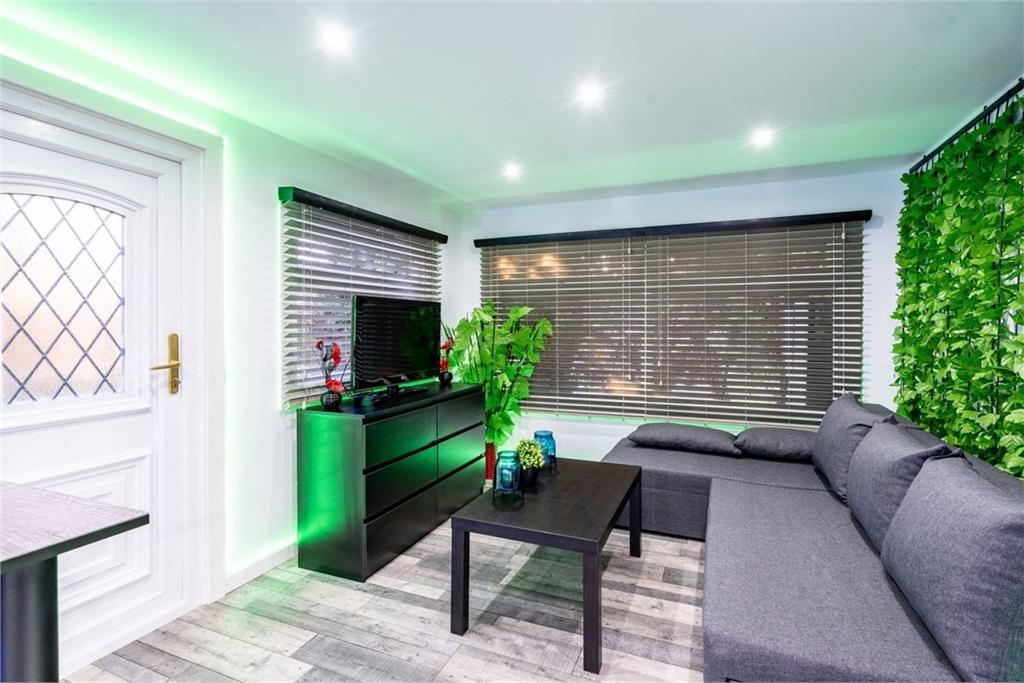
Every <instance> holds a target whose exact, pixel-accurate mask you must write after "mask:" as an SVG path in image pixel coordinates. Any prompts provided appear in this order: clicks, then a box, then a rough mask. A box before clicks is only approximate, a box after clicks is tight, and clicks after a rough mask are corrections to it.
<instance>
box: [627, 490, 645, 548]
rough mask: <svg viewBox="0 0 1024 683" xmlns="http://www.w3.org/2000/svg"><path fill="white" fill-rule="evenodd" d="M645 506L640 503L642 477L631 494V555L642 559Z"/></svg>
mask: <svg viewBox="0 0 1024 683" xmlns="http://www.w3.org/2000/svg"><path fill="white" fill-rule="evenodd" d="M642 521H643V506H642V505H641V503H640V477H637V478H636V483H635V484H633V490H632V491H630V492H629V554H630V555H632V556H633V557H640V546H641V535H642V529H641V527H642V526H643V524H642Z"/></svg>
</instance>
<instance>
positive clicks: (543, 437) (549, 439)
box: [533, 429, 558, 474]
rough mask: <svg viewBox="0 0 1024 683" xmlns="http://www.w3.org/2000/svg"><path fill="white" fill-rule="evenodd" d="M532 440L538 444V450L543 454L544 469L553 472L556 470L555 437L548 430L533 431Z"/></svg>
mask: <svg viewBox="0 0 1024 683" xmlns="http://www.w3.org/2000/svg"><path fill="white" fill-rule="evenodd" d="M533 438H534V440H535V441H536V442H537V443H539V444H540V452H541V454H542V455H543V456H544V469H546V470H547V471H548V472H551V473H552V474H554V473H555V472H558V458H557V457H556V456H555V437H554V436H553V435H552V434H551V432H550V431H548V430H546V429H545V430H540V431H536V432H534V433H533Z"/></svg>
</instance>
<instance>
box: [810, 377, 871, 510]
mask: <svg viewBox="0 0 1024 683" xmlns="http://www.w3.org/2000/svg"><path fill="white" fill-rule="evenodd" d="M888 418H889V416H888V415H883V414H881V413H880V412H873V411H871V410H868V409H867V408H865V407H864V406H862V405H861V404H860V402H858V401H857V399H856V398H854V396H853V394H843V395H842V396H840V397H839V398H837V399H836V400H835V401H833V402H832V405H830V406H829V407H828V410H826V411H825V415H824V417H822V418H821V426H819V427H818V433H817V435H816V436H815V437H814V450H813V451H812V452H811V460H812V461H813V462H814V465H815V467H817V468H818V469H819V470H821V473H822V474H824V475H825V478H826V479H828V483H829V486H831V487H832V490H833V491H834V492H835V494H836V495H837V496H839V498H840V500H842V501H844V502H845V501H846V479H847V476H848V474H849V469H850V458H851V457H852V456H853V451H854V449H855V448H857V444H859V443H860V441H861V439H863V438H864V437H865V436H866V435H867V433H868V431H870V429H871V427H872V426H874V425H875V424H876V423H878V422H881V421H882V420H885V419H888Z"/></svg>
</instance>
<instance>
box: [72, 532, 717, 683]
mask: <svg viewBox="0 0 1024 683" xmlns="http://www.w3.org/2000/svg"><path fill="white" fill-rule="evenodd" d="M450 543H451V529H450V528H449V527H448V526H447V525H445V526H442V527H440V528H438V529H437V530H435V531H434V532H433V533H432V534H430V535H429V536H427V537H426V538H424V539H423V540H422V541H421V542H420V543H418V544H417V545H415V546H414V547H412V548H410V549H409V550H408V551H406V552H405V554H403V555H402V556H400V557H398V558H396V559H395V560H394V561H393V562H392V563H391V564H389V565H388V566H387V567H385V568H384V569H382V570H381V571H379V572H377V574H375V575H374V576H373V577H372V578H371V579H370V580H369V581H367V582H366V583H364V584H360V583H356V582H353V581H347V580H345V579H339V578H335V577H332V576H328V575H325V574H318V573H315V572H309V571H306V570H304V569H299V568H298V567H297V566H296V565H295V561H294V560H292V561H289V562H286V563H284V564H282V565H281V566H279V567H277V568H275V569H273V570H271V571H270V572H268V573H266V574H264V575H263V576H261V577H259V578H257V579H255V580H253V581H252V582H250V583H248V584H246V585H244V586H242V587H241V588H239V589H237V590H235V591H233V592H232V593H230V594H228V595H227V596H225V597H224V598H223V599H222V600H220V601H218V602H215V603H213V604H210V605H205V606H203V607H199V608H197V609H195V610H193V611H192V612H189V613H188V614H186V615H185V616H183V617H181V618H180V619H178V620H176V621H174V622H171V623H170V624H167V625H166V626H164V627H163V628H160V629H157V630H156V631H153V632H152V633H150V634H148V635H146V636H144V637H142V638H140V639H139V640H137V641H135V642H134V643H131V644H130V645H128V646H127V647H124V648H122V649H120V650H118V651H117V652H116V653H114V654H112V655H109V656H107V657H104V658H103V659H100V660H99V661H97V662H95V663H94V664H92V665H91V666H88V667H86V668H84V669H82V670H81V671H79V672H77V673H75V674H74V675H72V676H70V677H69V680H70V681H72V683H75V682H77V681H87V680H88V681H121V680H127V681H140V682H145V683H157V682H159V681H166V680H175V681H226V680H229V679H236V680H247V681H302V682H303V683H313V682H317V681H348V680H358V681H367V680H408V681H422V680H433V679H437V680H460V681H479V680H505V681H524V680H567V679H577V678H588V679H594V678H597V676H594V675H592V674H587V673H585V672H584V671H583V657H582V647H583V636H582V629H583V621H582V604H581V600H582V587H581V570H580V562H579V556H578V555H575V554H573V553H566V552H562V551H556V550H551V549H548V548H538V547H537V546H532V545H528V544H523V543H517V542H512V541H504V540H500V539H492V538H488V537H484V536H478V535H473V536H472V540H471V566H470V573H471V583H470V628H469V631H468V632H467V633H466V634H465V635H464V636H461V637H459V636H454V635H451V634H450V633H449V632H448V609H449V602H448V598H449V593H448V588H449V558H450V553H451V547H450ZM605 562H606V569H605V573H604V583H603V598H604V611H603V616H604V666H603V668H602V671H601V678H605V679H618V680H643V679H662V680H672V681H682V680H700V679H702V674H701V670H702V633H701V627H700V624H701V601H702V595H703V591H702V587H703V571H704V544H703V543H700V542H697V541H687V540H680V539H675V538H667V537H663V536H655V535H652V534H645V536H644V553H643V557H642V558H631V557H630V556H629V552H628V536H627V535H626V533H625V532H622V531H615V532H613V534H612V536H611V538H610V539H609V540H608V544H607V545H606V546H605Z"/></svg>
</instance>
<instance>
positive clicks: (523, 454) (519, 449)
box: [516, 439, 544, 488]
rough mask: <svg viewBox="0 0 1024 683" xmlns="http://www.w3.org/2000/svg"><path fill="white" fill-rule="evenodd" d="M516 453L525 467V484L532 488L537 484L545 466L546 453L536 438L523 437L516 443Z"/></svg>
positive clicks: (523, 475)
mask: <svg viewBox="0 0 1024 683" xmlns="http://www.w3.org/2000/svg"><path fill="white" fill-rule="evenodd" d="M516 455H518V456H519V464H520V465H522V468H523V474H522V477H523V486H524V487H527V488H532V487H534V486H536V485H537V475H538V474H539V473H540V470H541V468H542V467H544V454H543V453H542V452H541V449H540V444H539V443H537V441H536V440H535V439H523V440H522V441H520V442H519V443H518V444H517V445H516Z"/></svg>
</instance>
